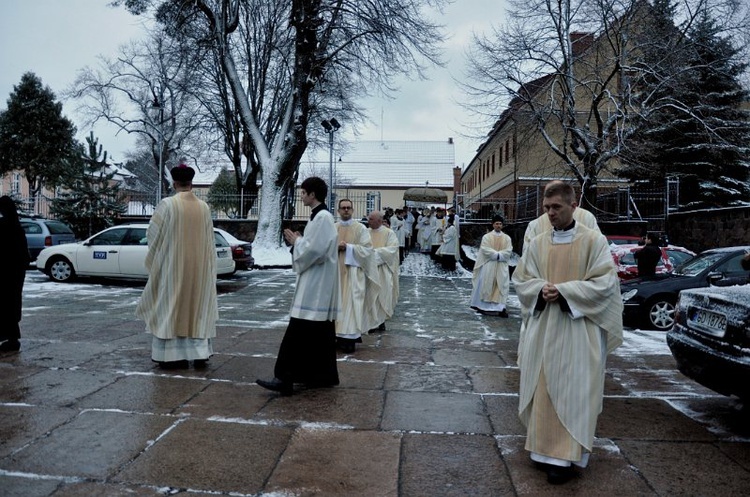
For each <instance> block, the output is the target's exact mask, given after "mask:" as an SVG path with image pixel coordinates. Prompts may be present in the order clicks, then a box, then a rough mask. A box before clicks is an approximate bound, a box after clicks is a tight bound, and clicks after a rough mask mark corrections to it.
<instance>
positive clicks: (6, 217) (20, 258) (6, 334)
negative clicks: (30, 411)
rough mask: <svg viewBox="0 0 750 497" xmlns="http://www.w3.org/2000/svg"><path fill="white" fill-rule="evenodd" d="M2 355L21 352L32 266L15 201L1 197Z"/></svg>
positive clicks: (0, 309) (0, 349)
mask: <svg viewBox="0 0 750 497" xmlns="http://www.w3.org/2000/svg"><path fill="white" fill-rule="evenodd" d="M0 240H2V242H0V264H2V274H3V276H2V283H0V352H17V351H19V350H21V327H20V323H21V315H22V311H21V308H22V307H23V283H24V280H25V279H26V270H27V269H28V267H29V262H30V257H29V248H28V246H27V243H26V233H24V231H23V228H22V227H21V222H20V221H19V219H18V211H17V210H16V204H15V203H14V202H13V199H12V198H10V197H9V196H7V195H3V196H2V197H0Z"/></svg>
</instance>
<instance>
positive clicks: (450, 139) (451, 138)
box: [448, 136, 453, 145]
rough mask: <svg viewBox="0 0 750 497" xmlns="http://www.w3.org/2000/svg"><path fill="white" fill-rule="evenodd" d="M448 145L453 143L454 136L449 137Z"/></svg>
mask: <svg viewBox="0 0 750 497" xmlns="http://www.w3.org/2000/svg"><path fill="white" fill-rule="evenodd" d="M448 145H453V137H452V136H449V137H448Z"/></svg>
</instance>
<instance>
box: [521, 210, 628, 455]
mask: <svg viewBox="0 0 750 497" xmlns="http://www.w3.org/2000/svg"><path fill="white" fill-rule="evenodd" d="M560 234H562V236H558V235H560ZM545 282H550V283H552V284H554V285H555V286H556V287H557V289H558V290H559V293H560V296H561V299H558V300H557V301H554V302H545V301H544V300H543V299H542V297H541V295H540V292H541V291H542V287H543V286H544V285H545ZM513 283H514V285H515V289H516V294H517V295H518V299H519V301H520V303H521V309H522V312H523V313H524V314H525V315H526V316H525V317H526V321H525V322H526V325H525V327H524V328H523V329H522V330H521V334H520V339H519V345H518V366H519V369H520V371H521V381H520V392H519V406H518V411H519V415H520V418H521V421H522V422H523V423H524V425H525V426H526V427H527V430H528V431H527V439H526V449H527V450H529V451H530V452H531V453H532V455H531V456H532V459H534V458H535V455H536V456H537V457H539V456H541V457H546V458H552V459H554V460H560V461H570V462H573V463H574V464H578V465H580V466H585V463H586V461H587V460H588V453H589V452H591V449H592V445H593V441H594V430H595V428H596V420H597V417H598V415H599V413H600V412H601V410H602V396H603V390H604V368H605V359H606V355H607V354H608V353H610V352H611V351H612V350H614V349H615V348H617V347H618V346H619V345H620V344H621V343H622V300H621V298H620V289H619V284H618V279H617V273H616V271H615V267H614V263H613V261H612V256H611V255H610V251H609V247H608V246H607V241H606V239H605V238H604V236H602V235H601V233H599V232H598V231H595V230H592V229H589V228H587V227H585V226H582V225H579V224H578V223H576V224H575V225H574V227H573V228H572V229H570V230H568V231H554V234H553V230H549V231H547V232H545V233H543V234H541V235H539V236H537V237H535V238H534V239H532V240H531V242H530V244H529V246H528V247H527V250H526V251H525V253H524V255H523V257H522V258H521V260H520V262H519V264H518V266H517V267H516V270H515V272H514V273H513ZM534 460H540V459H534ZM541 461H542V462H547V461H544V460H543V459H542V460H541Z"/></svg>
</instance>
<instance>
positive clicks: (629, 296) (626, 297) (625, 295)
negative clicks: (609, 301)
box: [622, 288, 638, 302]
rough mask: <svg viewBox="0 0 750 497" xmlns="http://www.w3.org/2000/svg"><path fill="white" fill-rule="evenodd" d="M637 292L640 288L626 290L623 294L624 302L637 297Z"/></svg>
mask: <svg viewBox="0 0 750 497" xmlns="http://www.w3.org/2000/svg"><path fill="white" fill-rule="evenodd" d="M636 293H638V290H637V289H635V288H634V289H632V290H628V291H627V292H625V293H623V294H622V301H623V302H627V301H628V300H630V299H632V298H633V297H635V294H636Z"/></svg>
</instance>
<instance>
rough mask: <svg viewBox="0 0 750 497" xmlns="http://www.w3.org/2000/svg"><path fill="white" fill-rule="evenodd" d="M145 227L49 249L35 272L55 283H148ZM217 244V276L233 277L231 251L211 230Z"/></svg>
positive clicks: (112, 231)
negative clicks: (87, 279)
mask: <svg viewBox="0 0 750 497" xmlns="http://www.w3.org/2000/svg"><path fill="white" fill-rule="evenodd" d="M147 228H148V224H126V225H121V226H115V227H112V228H107V229H105V230H103V231H101V232H99V233H97V234H96V235H94V236H92V237H90V238H88V239H86V240H84V241H82V242H78V243H66V244H62V245H56V246H54V247H48V248H46V249H44V250H42V251H41V252H40V253H39V257H38V258H37V260H36V266H37V269H39V270H40V271H42V272H43V273H44V274H46V275H47V276H49V277H50V278H52V280H54V281H57V282H66V281H71V280H73V279H74V278H75V277H76V276H99V277H106V278H123V279H135V280H145V279H148V272H147V271H146V266H145V261H146V253H147V251H148V246H147V241H146V229H147ZM214 240H215V242H216V258H217V264H216V274H217V275H218V276H226V275H231V274H232V273H234V270H235V267H234V259H232V253H231V247H230V246H229V242H227V241H226V240H225V239H224V237H223V236H221V234H220V233H219V232H218V231H216V230H214Z"/></svg>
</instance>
